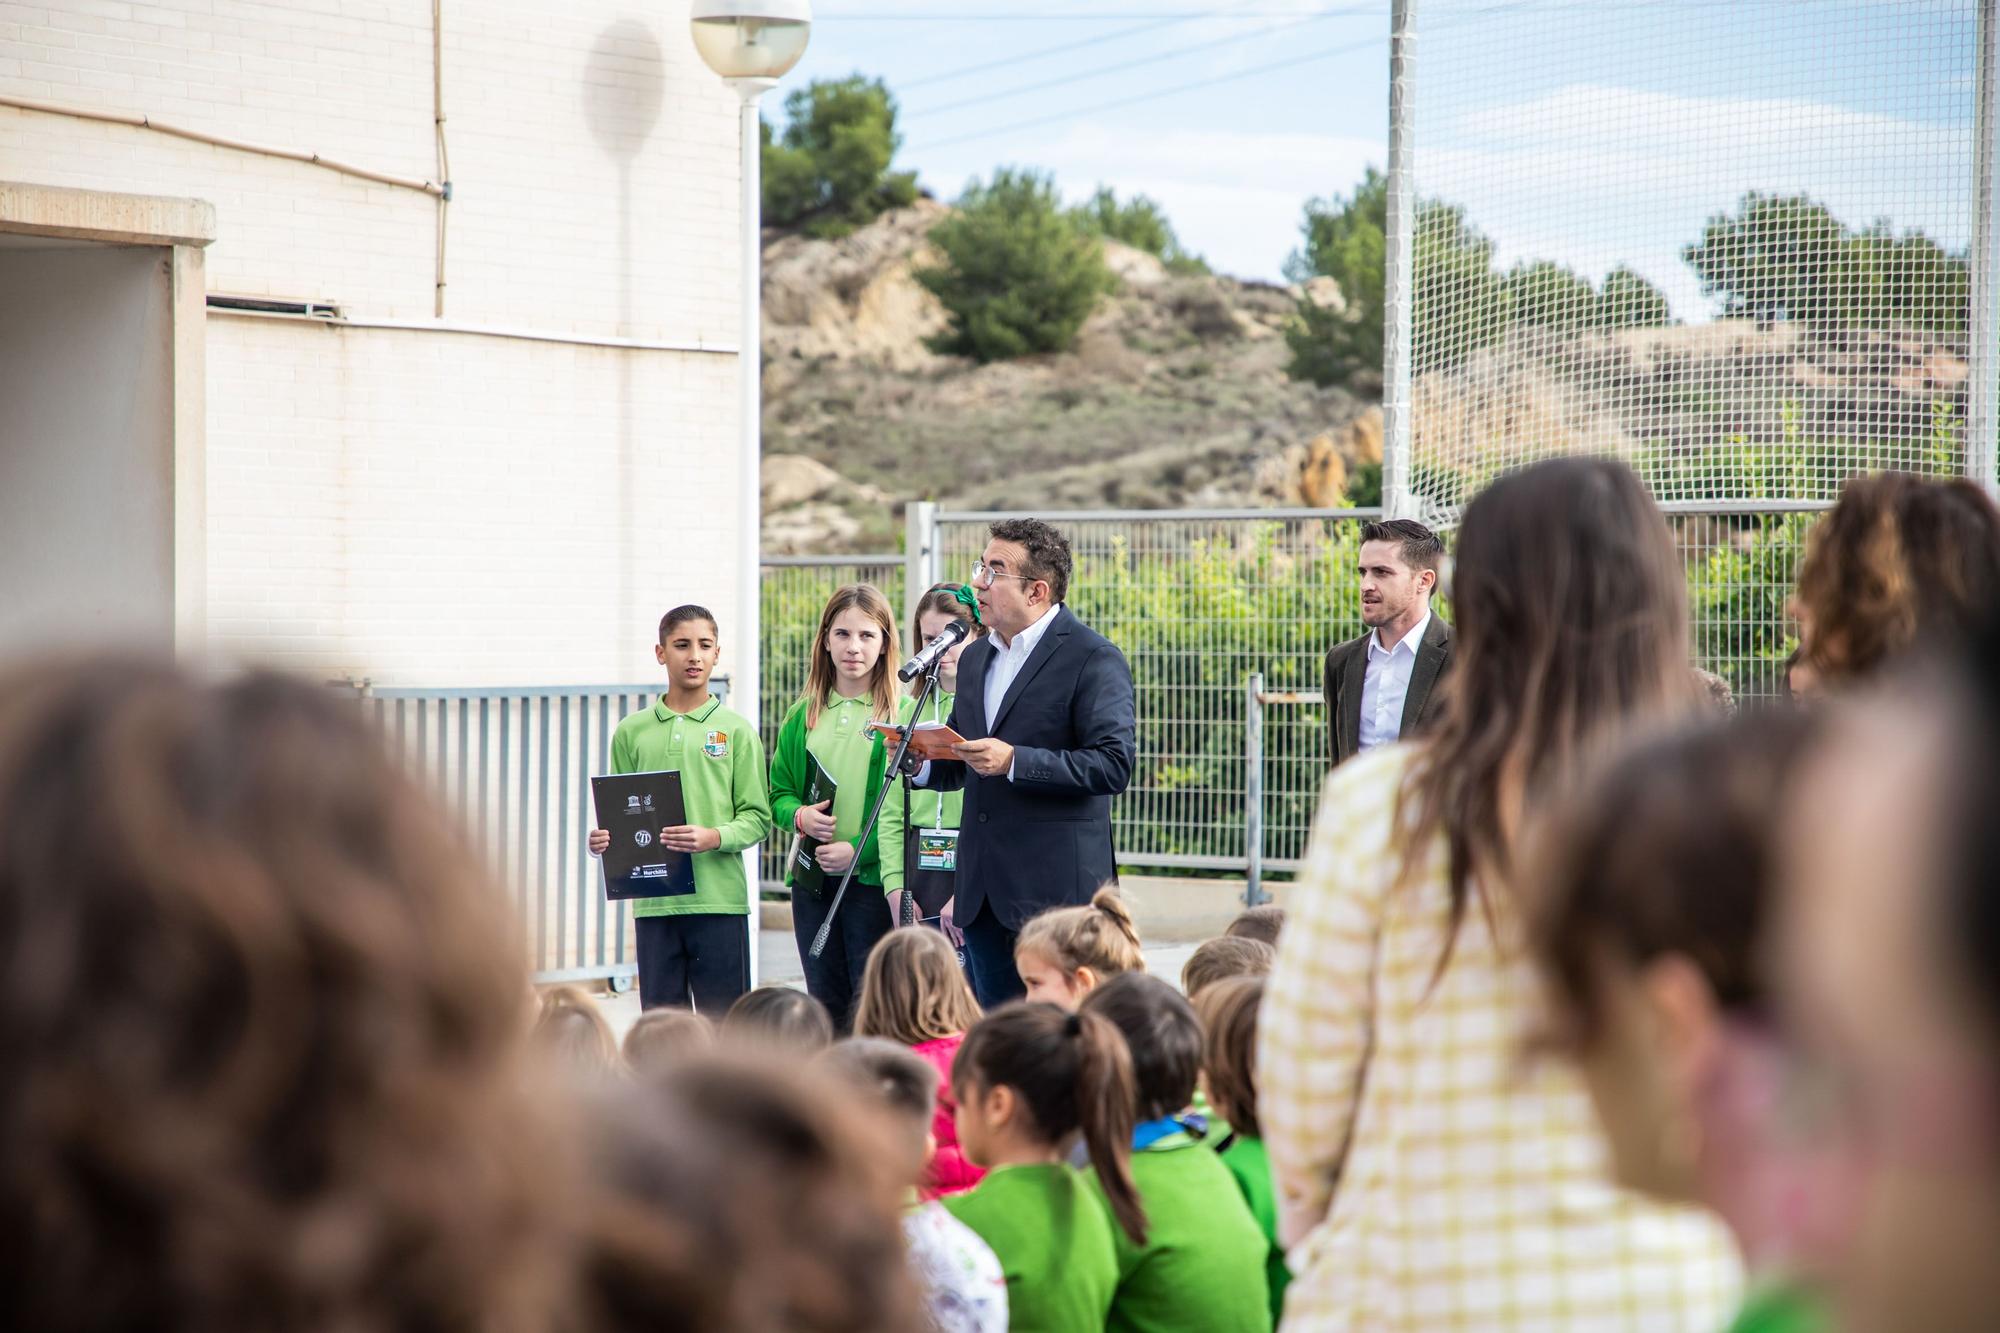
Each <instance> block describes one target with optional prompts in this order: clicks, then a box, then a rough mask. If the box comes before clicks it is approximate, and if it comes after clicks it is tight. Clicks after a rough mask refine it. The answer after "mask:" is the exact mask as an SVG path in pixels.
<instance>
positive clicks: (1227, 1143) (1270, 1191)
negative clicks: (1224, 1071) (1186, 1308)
mask: <svg viewBox="0 0 2000 1333" xmlns="http://www.w3.org/2000/svg"><path fill="white" fill-rule="evenodd" d="M1211 1134H1212V1131H1211ZM1203 1141H1204V1142H1208V1141H1209V1140H1203ZM1215 1155H1216V1156H1217V1157H1220V1158H1221V1159H1222V1164H1223V1165H1224V1166H1226V1167H1228V1168H1229V1174H1230V1175H1231V1176H1233V1177H1234V1178H1235V1180H1236V1186H1237V1188H1238V1189H1240V1190H1242V1191H1243V1202H1245V1203H1247V1204H1249V1205H1250V1216H1252V1217H1254V1218H1256V1219H1257V1229H1258V1230H1259V1231H1262V1232H1263V1233H1264V1240H1265V1241H1266V1242H1267V1243H1268V1244H1269V1245H1270V1247H1271V1248H1270V1253H1269V1254H1267V1255H1266V1256H1265V1258H1264V1280H1265V1282H1266V1283H1267V1284H1268V1286H1269V1287H1270V1290H1271V1320H1272V1322H1273V1323H1276V1322H1277V1318H1278V1316H1279V1315H1280V1314H1282V1313H1284V1309H1285V1288H1286V1287H1287V1286H1288V1285H1290V1283H1291V1280H1292V1274H1291V1270H1290V1269H1289V1268H1287V1267H1286V1266H1285V1247H1284V1246H1282V1245H1280V1244H1279V1243H1278V1191H1277V1187H1276V1186H1275V1185H1273V1184H1272V1182H1271V1157H1270V1154H1269V1153H1267V1152H1265V1151H1264V1141H1263V1140H1262V1139H1253V1138H1251V1137H1250V1136H1249V1135H1248V1134H1228V1133H1227V1132H1226V1131H1225V1137H1224V1138H1223V1139H1221V1140H1220V1141H1218V1142H1217V1143H1216V1149H1215Z"/></svg>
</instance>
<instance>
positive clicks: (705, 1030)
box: [625, 1008, 715, 1076]
mask: <svg viewBox="0 0 2000 1333" xmlns="http://www.w3.org/2000/svg"><path fill="white" fill-rule="evenodd" d="M714 1045H715V1024H714V1023H712V1022H710V1021H709V1020H708V1019H707V1018H704V1017H703V1016H702V1015H700V1014H698V1013H696V1012H695V1011H694V1010H692V1009H674V1008H660V1009H648V1010H647V1011H646V1012H645V1013H643V1014H640V1015H639V1018H638V1021H637V1022H635V1023H633V1024H632V1026H631V1028H630V1029H629V1030H627V1032H626V1033H625V1063H626V1064H628V1065H630V1066H631V1067H632V1072H633V1073H635V1074H639V1075H641V1076H647V1075H652V1074H658V1073H663V1072H665V1071H666V1070H669V1069H673V1068H676V1067H678V1066H679V1065H681V1064H683V1063H685V1062H686V1061H687V1060H689V1059H690V1058H692V1057H694V1056H697V1055H702V1054H704V1053H706V1052H707V1051H709V1050H710V1049H711V1048H713V1047H714Z"/></svg>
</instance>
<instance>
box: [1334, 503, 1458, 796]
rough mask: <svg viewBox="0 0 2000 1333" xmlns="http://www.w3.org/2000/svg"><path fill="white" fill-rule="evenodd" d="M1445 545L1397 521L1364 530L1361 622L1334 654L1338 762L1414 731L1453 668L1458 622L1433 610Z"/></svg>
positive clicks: (1409, 522)
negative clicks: (1358, 630) (1363, 628)
mask: <svg viewBox="0 0 2000 1333" xmlns="http://www.w3.org/2000/svg"><path fill="white" fill-rule="evenodd" d="M1443 562H1444V543H1443V542H1441V541H1439V540H1438V538H1437V534H1436V533H1434V532H1432V531H1431V530H1430V529H1429V528H1427V527H1425V526H1424V525H1423V524H1421V523H1417V522H1413V521H1412V520H1410V519H1407V518H1393V519H1388V520H1386V521H1383V522H1377V523H1370V524H1369V525H1368V526H1367V527H1365V528H1363V529H1362V530H1361V565H1360V574H1361V623H1362V624H1364V625H1366V626H1367V627H1368V632H1367V633H1366V634H1363V635H1362V636H1361V637H1360V638H1358V639H1350V640H1348V641H1347V642H1346V643H1341V644H1335V645H1334V647H1333V648H1332V650H1331V651H1329V652H1328V653H1327V655H1326V716H1327V732H1328V736H1327V741H1328V745H1327V753H1328V754H1329V755H1331V756H1332V759H1333V762H1334V763H1335V764H1340V763H1344V762H1345V761H1347V760H1349V759H1352V758H1353V757H1354V756H1355V755H1357V754H1359V753H1360V752H1361V751H1363V750H1368V749H1372V748H1374V747H1375V746H1377V745H1386V744H1388V743H1389V742H1391V741H1395V740H1401V739H1403V738H1404V737H1407V736H1411V735H1414V734H1415V733H1416V732H1417V731H1418V730H1419V729H1421V728H1422V727H1423V725H1424V724H1425V723H1426V722H1427V721H1428V720H1429V719H1430V718H1431V717H1432V716H1434V714H1435V711H1436V710H1435V709H1433V708H1432V707H1431V698H1432V694H1433V692H1434V691H1435V689H1436V688H1437V683H1438V681H1439V680H1441V679H1442V678H1443V676H1444V673H1445V672H1446V671H1447V670H1449V669H1450V667H1451V626H1449V625H1447V624H1445V623H1444V621H1442V620H1440V619H1439V618H1438V617H1437V616H1435V615H1433V614H1432V613H1431V594H1432V593H1433V592H1435V591H1436V590H1437V583H1438V571H1439V566H1441V565H1442V564H1443Z"/></svg>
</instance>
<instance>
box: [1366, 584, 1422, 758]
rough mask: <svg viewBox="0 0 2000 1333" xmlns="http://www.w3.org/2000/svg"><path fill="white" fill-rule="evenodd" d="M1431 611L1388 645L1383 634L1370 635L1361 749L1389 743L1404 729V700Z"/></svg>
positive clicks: (1407, 695)
mask: <svg viewBox="0 0 2000 1333" xmlns="http://www.w3.org/2000/svg"><path fill="white" fill-rule="evenodd" d="M1430 623H1431V613H1430V612H1428V611H1426V612H1424V618H1423V619H1422V620H1419V621H1418V622H1417V623H1416V626H1415V627H1414V628H1413V629H1411V631H1410V632H1409V633H1408V634H1405V635H1404V636H1403V637H1402V638H1400V639H1398V640H1396V643H1395V646H1394V647H1391V648H1384V647H1383V646H1382V636H1381V634H1379V633H1377V632H1373V631H1371V632H1370V633H1369V635H1368V669H1367V674H1366V676H1365V677H1364V678H1363V681H1362V685H1361V748H1362V749H1364V750H1367V749H1371V748H1373V747H1374V746H1377V745H1388V744H1390V743H1391V742H1392V741H1394V740H1395V739H1396V738H1397V737H1399V736H1400V735H1402V732H1403V701H1404V700H1405V699H1407V698H1408V697H1409V694H1410V673H1411V672H1413V671H1415V670H1416V667H1417V649H1418V648H1419V647H1420V646H1421V645H1422V644H1423V641H1424V631H1425V630H1427V629H1429V628H1430Z"/></svg>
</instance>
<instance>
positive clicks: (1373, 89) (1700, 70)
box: [786, 0, 1974, 319]
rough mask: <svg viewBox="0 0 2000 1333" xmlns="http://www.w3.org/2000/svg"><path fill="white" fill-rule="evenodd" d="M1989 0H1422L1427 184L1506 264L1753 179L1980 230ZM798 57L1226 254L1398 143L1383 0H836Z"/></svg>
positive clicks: (1691, 229)
mask: <svg viewBox="0 0 2000 1333" xmlns="http://www.w3.org/2000/svg"><path fill="white" fill-rule="evenodd" d="M1973 10H1974V0H1420V3H1419V5H1418V9H1417V17H1418V33H1419V36H1418V41H1417V45H1416V70H1417V79H1416V92H1417V97H1416V107H1417V116H1418V135H1417V139H1416V143H1417V166H1418V187H1419V190H1420V192H1421V193H1423V194H1424V195H1426V196H1433V197H1441V198H1446V199H1450V200H1452V201H1453V202H1457V203H1462V204H1464V205H1465V206H1466V207H1467V209H1468V211H1469V212H1470V214H1471V217H1472V220H1473V221H1474V223H1475V225H1477V226H1479V227H1480V228H1481V229H1482V230H1484V231H1485V232H1486V233H1487V234H1488V235H1489V236H1491V237H1493V239H1494V240H1495V242H1496V245H1497V246H1498V249H1499V252H1500V261H1501V262H1502V263H1503V264H1506V263H1511V262H1513V261H1515V260H1517V259H1522V258H1544V257H1546V258H1553V259H1556V260H1558V261H1560V262H1564V263H1567V264H1570V265H1572V266H1574V267H1576V268H1577V269H1579V270H1581V271H1583V272H1585V273H1586V274H1587V275H1588V276H1590V277H1592V278H1593V279H1600V278H1602V277H1603V275H1604V273H1605V272H1606V271H1608V270H1609V269H1610V268H1611V267H1612V266H1613V265H1615V264H1618V263H1629V264H1632V265H1633V266H1634V267H1637V268H1638V269H1639V270H1640V271H1641V272H1642V273H1645V274H1646V276H1647V277H1649V278H1650V279H1651V280H1652V281H1654V282H1655V283H1657V284H1658V285H1660V286H1661V287H1662V288H1663V289H1665V290H1666V291H1667V293H1668V295H1669V297H1670V299H1671V300H1672V302H1673V305H1674V308H1675V313H1676V314H1677V315H1679V316H1681V317H1682V318H1689V319H1699V318H1703V317H1705V316H1706V314H1707V313H1708V307H1707V303H1706V302H1705V301H1704V300H1703V298H1702V296H1701V293H1700V290H1699V287H1698V286H1697V284H1696V283H1695V280H1694V278H1693V276H1692V275H1691V274H1690V273H1689V272H1688V271H1687V269H1686V266H1685V264H1683V263H1682V262H1681V260H1680V257H1679V251H1680V247H1681V246H1682V245H1683V244H1685V243H1686V242H1688V241H1691V240H1693V239H1695V238H1696V237H1697V236H1698V235H1699V234H1700V230H1701V226H1702V222H1703V220H1704V219H1705V218H1707V217H1708V216H1709V215H1710V214H1712V213H1714V212H1716V211H1718V210H1721V209H1728V208H1731V207H1733V206H1734V204H1735V202H1736V200H1737V199H1738V198H1740V196H1741V195H1742V193H1743V192H1744V191H1746V190H1749V189H1754V188H1763V189H1766V190H1778V191H1784V192H1793V191H1804V192H1807V193H1810V194H1812V195H1814V196H1815V197H1817V198H1820V199H1822V200H1823V201H1824V202H1826V203H1827V204H1828V205H1829V206H1831V207H1833V208H1834V210H1835V212H1836V213H1837V214H1838V215H1839V216H1840V217H1841V218H1842V220H1843V221H1846V222H1848V223H1849V224H1851V225H1855V226H1860V225H1865V224H1867V223H1869V222H1872V221H1873V220H1875V219H1876V218H1878V217H1889V218H1891V219H1892V220H1893V221H1894V222H1895V223H1896V224H1897V225H1898V227H1899V228H1908V227H1921V228H1923V229H1924V230H1925V231H1927V232H1928V233H1929V234H1931V235H1932V236H1934V237H1936V238H1938V239H1939V240H1941V241H1943V242H1945V243H1946V244H1948V245H1951V246H1954V247H1959V246H1963V245H1964V244H1966V241H1967V238H1968V236H1969V234H1970V199H1971V193H1972V192H1971V188H1970V175H1969V160H1970V152H1971V143H1972V139H1971V116H1972V96H1971V92H1972V71H1973V32H1974V25H1973ZM815 11H816V24H815V28H814V33H813V39H812V46H811V48H810V49H809V51H808V53H807V55H806V58H805V60H804V62H803V63H802V64H801V66H800V68H799V69H798V70H796V71H794V73H793V74H792V75H790V76H789V77H788V78H787V80H786V87H787V88H790V87H795V86H799V85H800V84H802V83H804V82H806V81H809V80H811V79H816V78H837V77H841V76H844V75H847V74H850V73H854V72H860V73H863V74H867V75H870V76H878V77H881V78H883V79H885V80H886V81H887V82H888V84H889V87H890V89H891V90H892V91H893V92H894V93H895V94H896V95H897V98H898V100H899V101H900V103H901V106H902V130H903V134H904V149H903V153H902V155H901V158H900V159H899V162H900V165H902V166H904V167H913V168H915V169H916V170H917V171H918V172H919V174H920V177H921V179H922V181H923V183H924V184H925V185H926V186H927V187H929V188H930V189H931V190H933V191H934V192H935V193H937V194H939V195H940V196H942V197H944V198H947V199H949V198H951V197H954V196H955V195H956V194H957V193H958V192H959V190H960V189H961V188H963V186H964V184H965V183H966V181H967V180H969V179H971V178H973V177H983V176H985V175H987V174H989V173H990V172H991V171H992V170H993V168H994V167H996V166H1001V165H1018V166H1030V167H1039V168H1044V169H1047V170H1051V171H1053V172H1054V173H1055V175H1056V178H1057V180H1058V182H1059V184H1060V185H1061V187H1062V189H1063V191H1064V193H1065V194H1066V195H1068V196H1070V197H1071V198H1080V197H1082V196H1085V195H1088V194H1089V193H1090V192H1091V191H1092V190H1094V189H1095V188H1096V187H1097V185H1098V184H1099V183H1100V182H1101V183H1104V184H1108V185H1110V186H1112V187H1113V188H1114V189H1116V190H1117V191H1118V192H1119V193H1120V194H1121V195H1125V194H1132V193H1145V194H1148V195H1151V196H1153V197H1154V198H1155V199H1157V200H1159V201H1160V203H1161V204H1162V205H1163V206H1164V207H1165V209H1166V210H1167V213H1168V215H1169V216H1170V217H1171V219H1172V220H1173V223H1174V225H1175V227H1176V229H1177V230H1178V231H1179V233H1180V235H1181V238H1182V240H1183V242H1184V243H1185V244H1186V245H1187V246H1188V247H1189V248H1191V249H1193V250H1195V251H1196V252H1198V253H1200V254H1203V255H1205V256H1206V257H1207V258H1208V259H1209V261H1210V262H1211V263H1212V264H1214V265H1215V267H1217V268H1218V269H1220V270H1222V271H1224V272H1228V273H1233V274H1236V275H1238V276H1243V277H1256V278H1271V279H1275V278H1277V277H1279V273H1280V269H1281V266H1282V265H1283V263H1284V259H1285V256H1286V255H1287V254H1288V253H1289V252H1290V251H1291V250H1292V249H1293V247H1294V246H1296V245H1297V243H1298V236H1299V219H1300V214H1301V209H1302V207H1303V205H1304V203H1305V201H1306V200H1307V199H1308V198H1310V197H1312V196H1315V195H1327V194H1342V193H1345V192H1347V191H1348V190H1349V189H1350V188H1351V187H1352V185H1353V183H1354V182H1355V181H1356V180H1357V179H1358V178H1359V177H1360V176H1361V173H1362V171H1363V169H1364V168H1365V167H1366V166H1368V165H1369V164H1371V163H1372V164H1376V165H1382V164H1384V163H1385V162H1386V159H1387V146H1386V145H1387V140H1388V86H1389V77H1388V76H1389V71H1388V55H1389V40H1388V38H1389V5H1388V0H822V2H821V3H817V4H816V5H815Z"/></svg>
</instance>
